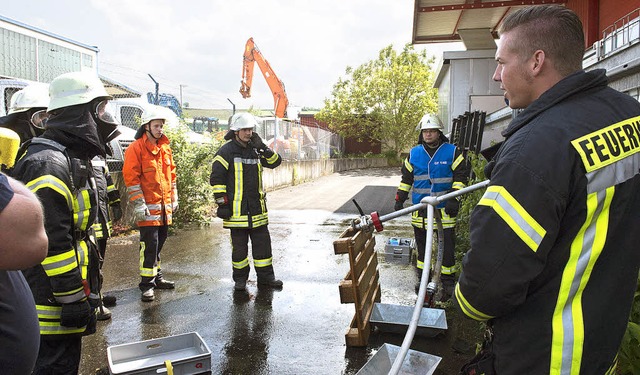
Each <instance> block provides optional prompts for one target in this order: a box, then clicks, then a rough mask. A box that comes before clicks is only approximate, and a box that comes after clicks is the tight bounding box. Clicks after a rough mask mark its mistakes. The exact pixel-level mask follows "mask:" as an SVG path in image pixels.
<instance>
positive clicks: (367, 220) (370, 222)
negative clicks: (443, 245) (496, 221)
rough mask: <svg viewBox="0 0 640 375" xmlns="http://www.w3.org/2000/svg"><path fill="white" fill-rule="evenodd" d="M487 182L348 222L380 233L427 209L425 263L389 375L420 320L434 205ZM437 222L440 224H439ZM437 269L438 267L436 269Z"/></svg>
mask: <svg viewBox="0 0 640 375" xmlns="http://www.w3.org/2000/svg"><path fill="white" fill-rule="evenodd" d="M487 185H489V180H485V181H482V182H478V183H476V184H473V185H471V186H467V187H465V188H462V189H460V190H456V191H452V192H450V193H447V194H444V195H440V196H437V197H431V196H429V197H424V198H422V200H421V201H420V203H417V204H414V205H412V206H409V207H406V208H403V209H401V210H398V211H395V212H392V213H390V214H387V215H382V216H380V215H378V213H377V212H372V213H371V214H370V215H362V216H360V218H359V219H357V220H355V221H354V222H353V224H352V226H353V228H354V229H356V230H366V229H369V228H371V227H373V228H375V230H376V232H381V231H382V230H383V229H384V226H383V225H382V223H384V222H386V221H389V220H391V219H395V218H397V217H400V216H403V215H406V214H408V213H411V212H414V211H418V210H422V209H424V208H425V207H426V209H427V241H426V246H425V253H424V262H425V266H424V269H423V271H422V278H421V279H420V289H419V291H418V299H417V300H416V305H415V307H414V309H413V315H412V316H411V321H410V322H409V328H408V329H407V333H406V334H405V336H404V340H403V341H402V346H401V347H400V352H399V353H398V356H397V357H396V358H395V360H394V361H393V365H392V366H391V370H389V375H397V374H398V372H399V371H400V368H401V367H402V363H403V362H404V358H405V357H406V355H407V353H408V352H409V347H410V346H411V342H412V341H413V337H414V335H415V332H416V329H417V327H418V321H419V320H420V313H421V311H422V307H423V301H424V300H425V296H426V294H427V289H428V288H427V281H428V280H429V271H430V269H431V255H432V254H431V249H432V247H433V219H434V211H435V209H434V207H436V206H437V205H438V204H440V203H442V202H444V201H446V200H447V199H451V198H455V197H458V196H461V195H464V194H467V193H470V192H472V191H475V190H478V189H481V188H484V187H486V186H487ZM439 225H441V223H439ZM438 272H439V270H438Z"/></svg>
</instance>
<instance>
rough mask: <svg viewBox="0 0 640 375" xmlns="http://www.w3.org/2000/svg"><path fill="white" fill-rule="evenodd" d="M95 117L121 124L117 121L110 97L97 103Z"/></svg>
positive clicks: (109, 122)
mask: <svg viewBox="0 0 640 375" xmlns="http://www.w3.org/2000/svg"><path fill="white" fill-rule="evenodd" d="M95 117H96V119H98V120H100V121H102V122H104V123H106V124H109V125H115V126H117V125H120V124H118V122H117V121H116V116H115V110H114V108H113V105H112V104H111V101H110V100H109V99H105V100H102V101H99V102H98V103H97V104H96V108H95Z"/></svg>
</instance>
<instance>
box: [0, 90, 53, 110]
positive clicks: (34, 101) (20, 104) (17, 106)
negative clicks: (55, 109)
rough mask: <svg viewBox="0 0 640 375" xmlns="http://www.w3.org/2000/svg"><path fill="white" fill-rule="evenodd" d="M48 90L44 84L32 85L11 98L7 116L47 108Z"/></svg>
mask: <svg viewBox="0 0 640 375" xmlns="http://www.w3.org/2000/svg"><path fill="white" fill-rule="evenodd" d="M48 105H49V88H48V86H47V85H44V84H32V85H29V86H27V87H25V88H23V89H22V90H20V91H17V92H16V93H14V94H13V96H11V103H10V104H9V114H12V113H18V112H24V111H28V110H30V109H31V108H47V106H48Z"/></svg>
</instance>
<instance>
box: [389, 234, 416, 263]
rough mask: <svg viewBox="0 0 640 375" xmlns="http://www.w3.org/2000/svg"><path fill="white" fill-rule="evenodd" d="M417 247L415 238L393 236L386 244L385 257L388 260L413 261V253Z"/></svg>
mask: <svg viewBox="0 0 640 375" xmlns="http://www.w3.org/2000/svg"><path fill="white" fill-rule="evenodd" d="M415 247H416V245H415V241H414V240H413V238H398V237H392V238H389V239H388V240H387V243H386V245H385V246H384V258H385V260H386V261H387V262H398V263H406V264H409V263H411V253H412V251H413V249H414V248H415Z"/></svg>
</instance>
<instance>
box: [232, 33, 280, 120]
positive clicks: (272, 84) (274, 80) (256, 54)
mask: <svg viewBox="0 0 640 375" xmlns="http://www.w3.org/2000/svg"><path fill="white" fill-rule="evenodd" d="M254 63H258V67H259V68H260V71H261V72H262V75H263V76H264V79H265V80H266V81H267V85H269V89H271V94H273V104H274V105H273V106H274V108H275V113H276V117H278V118H284V117H285V116H286V113H287V106H288V105H289V99H288V98H287V93H286V92H285V90H284V83H282V81H281V80H280V79H279V78H278V76H276V73H275V72H274V71H273V69H271V66H270V65H269V62H268V61H267V60H266V59H265V58H264V56H262V53H261V52H260V50H259V49H258V47H257V46H256V45H255V43H254V42H253V38H249V40H247V44H246V46H245V48H244V56H243V60H242V81H241V82H240V84H241V86H240V94H242V97H243V98H248V97H250V96H251V82H252V81H253V67H254Z"/></svg>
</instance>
